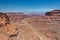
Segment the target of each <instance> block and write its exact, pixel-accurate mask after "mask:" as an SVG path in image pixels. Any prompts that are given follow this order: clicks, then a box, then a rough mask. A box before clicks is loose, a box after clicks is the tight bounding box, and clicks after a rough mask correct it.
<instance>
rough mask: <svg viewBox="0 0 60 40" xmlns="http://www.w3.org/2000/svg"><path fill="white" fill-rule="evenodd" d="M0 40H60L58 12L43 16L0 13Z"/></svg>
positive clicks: (59, 17) (54, 11)
mask: <svg viewBox="0 0 60 40" xmlns="http://www.w3.org/2000/svg"><path fill="white" fill-rule="evenodd" d="M17 20H18V21H17ZM0 40H60V10H53V11H49V12H46V14H45V15H44V16H31V15H26V14H21V13H19V14H11V13H10V14H7V13H0Z"/></svg>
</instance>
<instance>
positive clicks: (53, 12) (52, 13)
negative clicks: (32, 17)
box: [45, 10, 60, 16]
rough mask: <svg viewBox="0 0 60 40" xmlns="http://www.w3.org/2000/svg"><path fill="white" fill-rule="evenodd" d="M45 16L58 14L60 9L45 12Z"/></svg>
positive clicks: (59, 14)
mask: <svg viewBox="0 0 60 40" xmlns="http://www.w3.org/2000/svg"><path fill="white" fill-rule="evenodd" d="M45 15H46V16H60V10H53V11H50V12H46V14H45Z"/></svg>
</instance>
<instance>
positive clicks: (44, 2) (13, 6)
mask: <svg viewBox="0 0 60 40" xmlns="http://www.w3.org/2000/svg"><path fill="white" fill-rule="evenodd" d="M54 9H60V0H0V12H33V11H37V12H39V11H49V10H54Z"/></svg>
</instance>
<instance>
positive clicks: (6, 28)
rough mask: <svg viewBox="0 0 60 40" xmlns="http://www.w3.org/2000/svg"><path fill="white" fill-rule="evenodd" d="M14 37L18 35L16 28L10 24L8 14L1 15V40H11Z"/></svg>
mask: <svg viewBox="0 0 60 40" xmlns="http://www.w3.org/2000/svg"><path fill="white" fill-rule="evenodd" d="M14 35H17V30H16V27H15V26H13V25H11V24H10V20H9V17H8V16H7V14H6V13H0V40H9V39H10V37H11V36H12V37H13V36H14Z"/></svg>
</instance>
